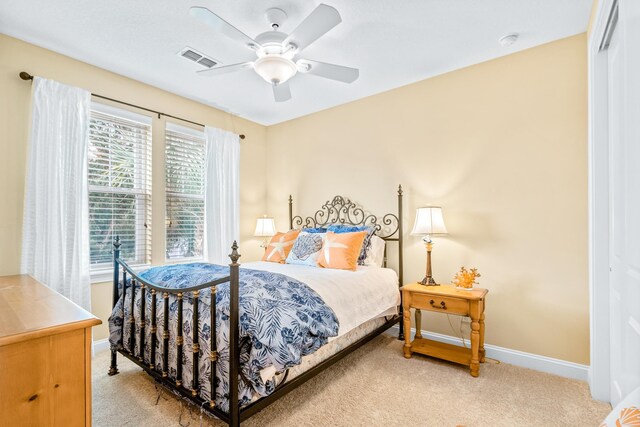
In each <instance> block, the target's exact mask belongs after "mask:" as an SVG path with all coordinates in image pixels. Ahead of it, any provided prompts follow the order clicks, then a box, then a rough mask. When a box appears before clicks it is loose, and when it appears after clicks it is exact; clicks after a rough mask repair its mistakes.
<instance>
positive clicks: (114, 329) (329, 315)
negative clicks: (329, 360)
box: [109, 263, 339, 411]
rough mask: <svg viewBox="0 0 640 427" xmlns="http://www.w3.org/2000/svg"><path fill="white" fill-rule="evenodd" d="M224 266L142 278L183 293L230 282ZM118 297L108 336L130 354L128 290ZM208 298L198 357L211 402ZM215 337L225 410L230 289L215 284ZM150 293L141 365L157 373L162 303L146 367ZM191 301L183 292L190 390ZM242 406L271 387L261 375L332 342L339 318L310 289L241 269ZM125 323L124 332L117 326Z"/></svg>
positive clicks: (172, 325) (161, 271) (219, 395)
mask: <svg viewBox="0 0 640 427" xmlns="http://www.w3.org/2000/svg"><path fill="white" fill-rule="evenodd" d="M228 274H229V268H228V267H223V266H219V265H214V264H206V263H192V264H178V265H169V266H162V267H153V268H150V269H148V270H146V271H145V272H143V273H142V274H140V277H142V278H143V279H146V280H149V281H151V282H153V283H156V284H158V285H164V286H167V287H170V288H185V287H189V286H194V285H198V284H202V283H206V282H209V281H212V280H215V279H218V278H220V277H224V276H227V275H228ZM120 294H121V297H120V300H119V301H118V302H117V304H116V306H115V307H114V309H113V312H112V313H111V317H110V318H109V330H110V338H109V341H110V343H111V346H112V348H116V349H118V348H122V346H123V342H124V347H125V348H126V349H127V350H129V342H130V341H129V338H130V333H131V325H130V324H129V323H128V320H129V319H130V318H131V314H130V309H131V290H130V288H127V294H126V301H123V298H122V292H120ZM210 301H211V292H210V290H209V289H204V290H201V291H200V298H199V303H198V304H199V305H198V309H199V329H198V330H199V335H198V336H199V341H200V353H199V354H200V357H199V363H198V370H199V382H200V388H199V394H200V396H201V397H202V398H203V399H205V400H206V401H208V400H210V396H211V389H210V361H209V354H210V348H211V346H210V340H211V318H210V306H209V302H210ZM216 304H217V312H216V319H215V321H216V332H217V336H216V337H215V339H216V343H217V349H218V362H217V363H216V374H217V375H216V378H217V384H216V390H215V401H216V404H217V405H218V407H219V408H220V409H222V410H224V411H228V408H229V401H228V396H229V373H228V372H229V371H228V368H229V283H224V284H222V285H219V286H218V289H217V292H216ZM134 305H135V309H134V310H135V311H134V315H135V320H136V323H135V341H136V342H135V355H136V356H137V355H139V354H140V342H139V341H140V340H139V336H140V330H139V329H138V328H139V324H140V312H141V309H140V307H141V292H140V290H139V289H138V288H137V289H136V295H135V301H134ZM177 311H178V305H177V299H176V298H175V297H174V296H170V297H169V333H170V338H169V341H170V343H169V376H170V377H171V378H173V379H176V373H177V372H176V366H177V354H176V353H177V352H176V345H175V339H176V337H177V331H178V325H177V317H178V314H177ZM150 313H151V295H150V292H147V297H146V308H145V317H146V318H145V324H146V325H147V327H146V328H145V342H144V359H145V361H146V362H147V363H153V365H154V366H155V369H156V370H158V371H161V370H162V354H163V344H164V343H163V340H162V332H163V330H164V325H163V319H164V304H163V299H162V297H161V295H157V300H156V318H157V319H158V320H157V331H156V338H157V339H156V343H157V345H156V353H155V360H154V361H151V360H150V358H151V331H150V329H151V328H150V327H149V326H150V325H151V317H150ZM192 313H193V300H192V298H191V295H190V294H186V295H185V297H184V300H183V325H182V329H183V336H184V347H183V348H184V351H183V356H182V357H183V371H182V382H183V384H184V386H186V387H187V388H191V382H192V370H193V355H192V352H191V349H192V344H193V338H192V329H193V325H192ZM239 315H240V345H241V353H240V364H241V367H240V389H239V396H240V404H241V405H246V404H248V403H250V402H251V401H252V400H254V399H255V398H256V397H260V396H265V395H268V394H269V393H271V392H272V391H273V390H274V388H275V379H274V378H266V379H263V378H262V377H261V375H260V372H261V370H262V369H264V368H267V367H270V366H273V367H274V368H275V369H276V371H277V372H282V371H284V370H286V369H287V368H289V367H292V366H294V365H297V364H299V363H300V361H301V358H302V356H306V355H308V354H311V353H313V352H314V351H316V350H317V349H318V348H320V347H321V346H323V345H324V344H326V343H327V341H328V338H329V337H334V336H336V335H337V334H338V329H339V323H338V319H337V317H336V315H335V313H334V312H333V310H331V308H330V307H328V306H327V305H326V304H325V302H324V301H323V300H322V298H321V297H320V296H319V295H318V294H317V293H316V292H315V291H313V290H312V289H311V288H310V287H308V286H307V285H305V284H304V283H301V282H299V281H297V280H295V279H292V278H290V277H287V276H285V275H282V274H278V273H272V272H266V271H260V270H249V269H240V312H239ZM123 322H124V326H125V327H124V328H122V325H123Z"/></svg>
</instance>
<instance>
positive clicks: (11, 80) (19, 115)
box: [0, 34, 266, 339]
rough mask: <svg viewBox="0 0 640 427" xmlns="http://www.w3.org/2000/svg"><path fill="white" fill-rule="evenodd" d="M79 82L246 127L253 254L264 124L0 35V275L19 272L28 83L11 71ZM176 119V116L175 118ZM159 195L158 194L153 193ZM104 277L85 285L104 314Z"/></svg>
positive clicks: (243, 227)
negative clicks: (0, 163) (235, 116)
mask: <svg viewBox="0 0 640 427" xmlns="http://www.w3.org/2000/svg"><path fill="white" fill-rule="evenodd" d="M20 71H27V72H29V73H31V74H33V75H38V76H43V77H47V78H50V79H54V80H58V81H60V82H62V83H66V84H69V85H74V86H79V87H82V88H85V89H87V90H90V91H92V92H94V93H98V94H100V95H104V96H108V97H111V98H115V99H120V100H122V101H126V102H129V103H133V104H137V105H142V106H145V107H148V108H152V109H155V110H159V111H162V112H165V113H168V114H173V115H175V116H178V117H185V118H187V119H190V120H193V121H196V122H199V123H206V124H209V125H212V126H216V127H220V128H223V129H228V130H231V131H234V132H237V133H244V134H246V136H247V138H246V139H245V140H244V141H242V143H241V144H242V145H241V147H242V148H241V173H240V181H241V191H240V210H241V223H240V234H241V236H240V238H241V242H240V244H241V252H242V255H243V258H242V259H243V260H251V259H256V258H257V257H258V256H259V255H260V253H259V250H260V249H259V243H258V241H257V240H256V239H255V238H254V237H253V236H252V234H253V227H255V218H256V217H258V216H260V215H262V214H263V213H264V211H265V207H266V200H265V194H266V187H265V185H266V184H265V182H264V179H263V178H264V175H265V163H264V158H265V156H266V128H265V127H264V126H262V125H258V124H256V123H253V122H250V121H247V120H242V119H239V118H233V119H232V118H231V116H230V115H229V114H227V113H224V112H222V111H220V110H217V109H215V108H211V107H208V106H205V105H203V104H200V103H197V102H194V101H190V100H188V99H185V98H183V97H180V96H177V95H174V94H171V93H168V92H165V91H163V90H160V89H157V88H154V87H152V86H149V85H146V84H143V83H140V82H137V81H135V80H131V79H128V78H125V77H122V76H120V75H117V74H114V73H111V72H109V71H105V70H103V69H100V68H97V67H94V66H91V65H88V64H86V63H83V62H79V61H76V60H73V59H71V58H69V57H66V56H63V55H60V54H57V53H54V52H52V51H49V50H46V49H42V48H39V47H36V46H34V45H31V44H28V43H25V42H22V41H19V40H16V39H14V38H11V37H7V36H4V35H1V34H0V159H2V167H1V168H0V203H1V206H2V207H0V275H8V274H18V273H19V272H20V250H21V249H20V246H21V234H22V208H23V197H24V185H25V174H26V159H27V146H28V144H27V140H28V136H27V135H28V130H29V114H30V113H29V110H30V98H31V84H29V83H28V82H25V81H22V80H20V78H19V77H18V73H19V72H20ZM176 123H180V122H176ZM164 125H165V119H164V118H162V119H158V118H157V117H154V119H153V167H154V169H153V174H154V178H153V189H152V199H153V207H152V209H153V218H154V220H153V226H152V227H153V228H152V245H153V251H152V252H153V262H154V263H156V264H157V263H161V262H163V261H164V228H163V227H162V224H163V222H164V221H163V220H161V219H160V218H164V199H163V197H162V194H163V185H164V169H163V153H164ZM158 195H160V196H158ZM110 292H111V290H110V285H109V284H96V285H93V287H92V307H93V311H94V313H95V314H96V315H98V316H99V317H100V318H101V319H103V321H105V320H106V318H107V317H108V315H109V311H110V310H109V308H110V304H111V296H110V295H111V294H110ZM106 336H107V328H106V324H103V325H101V326H99V327H96V328H95V338H96V339H101V338H104V337H106Z"/></svg>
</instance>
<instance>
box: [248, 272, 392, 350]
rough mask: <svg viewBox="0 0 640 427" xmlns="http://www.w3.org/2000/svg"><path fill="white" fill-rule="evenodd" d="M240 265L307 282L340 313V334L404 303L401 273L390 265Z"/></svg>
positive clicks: (389, 312)
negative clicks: (339, 267) (354, 267)
mask: <svg viewBox="0 0 640 427" xmlns="http://www.w3.org/2000/svg"><path fill="white" fill-rule="evenodd" d="M240 268H250V269H255V270H263V271H270V272H274V273H280V274H284V275H286V276H289V277H291V278H294V279H296V280H299V281H300V282H302V283H305V284H306V285H307V286H309V287H310V288H311V289H313V290H314V291H316V292H317V293H318V295H320V297H322V299H323V300H324V302H325V303H326V304H327V305H328V306H329V307H331V309H332V310H333V312H334V313H335V314H336V316H337V317H338V321H339V322H340V329H339V331H338V337H340V336H342V335H344V334H346V333H348V332H349V331H351V330H352V329H354V328H356V327H358V326H359V325H361V324H363V323H365V322H366V321H368V320H371V319H374V318H376V317H381V316H389V315H393V314H396V313H397V306H398V304H400V291H399V289H398V275H397V274H396V272H395V271H394V270H392V269H390V268H380V267H373V266H358V268H357V270H356V271H347V270H337V269H331V268H320V267H310V266H305V265H293V264H278V263H274V262H263V261H259V262H248V263H244V264H242V265H241V266H240ZM336 338H337V337H336ZM334 339H335V338H334Z"/></svg>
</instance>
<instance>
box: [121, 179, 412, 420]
mask: <svg viewBox="0 0 640 427" xmlns="http://www.w3.org/2000/svg"><path fill="white" fill-rule="evenodd" d="M331 224H347V225H370V226H373V227H375V229H376V234H377V235H378V236H379V237H381V238H382V239H384V240H385V241H387V242H390V241H391V242H397V243H398V276H399V283H398V286H401V285H402V283H403V281H402V280H403V277H402V272H403V259H402V243H403V240H402V238H403V227H402V186H399V187H398V211H397V214H393V213H388V214H386V215H384V216H382V217H376V216H375V215H372V214H368V213H366V212H365V211H364V210H363V209H362V208H360V207H359V206H358V205H357V204H356V203H354V202H352V201H351V200H349V199H347V198H344V197H342V196H336V197H334V198H333V199H332V200H331V201H327V202H326V203H325V204H324V205H322V207H321V208H320V209H319V210H318V211H316V212H315V214H314V215H313V216H309V217H306V218H303V217H302V216H293V198H292V197H291V196H289V226H290V228H291V229H293V227H294V226H299V227H322V226H327V225H331ZM229 258H231V264H229V275H228V276H225V277H222V278H220V279H217V280H214V281H211V282H208V283H204V284H201V285H197V286H191V287H188V288H179V289H172V288H167V287H164V286H160V285H157V284H154V283H151V282H149V281H147V280H144V279H142V278H141V277H139V276H138V275H137V274H136V273H135V272H134V271H133V270H132V268H131V267H130V266H129V265H128V264H127V263H126V262H125V261H124V260H122V259H121V258H120V240H119V238H118V237H116V241H115V243H114V251H113V260H114V263H113V266H114V270H113V306H114V307H115V305H116V303H117V301H118V300H119V298H120V289H119V288H120V286H119V284H120V278H122V293H123V310H124V302H125V297H126V294H127V292H131V312H130V314H129V319H127V318H126V317H125V318H124V319H123V322H122V325H121V328H123V329H122V330H123V332H124V328H125V327H127V326H129V327H130V328H131V329H130V331H131V333H130V336H129V342H128V343H125V342H124V333H123V343H122V348H120V349H117V350H113V349H112V350H111V366H110V368H109V372H108V373H109V375H116V374H117V373H118V366H117V353H120V354H122V355H123V356H124V357H126V358H127V359H129V360H131V361H132V362H133V363H135V364H136V365H138V366H140V367H141V368H142V369H143V370H144V371H145V372H147V373H148V374H149V375H151V377H153V378H154V379H155V380H156V381H157V382H158V383H160V384H161V385H162V386H164V387H166V388H168V389H169V390H170V391H172V392H173V393H174V394H176V395H177V396H180V397H182V398H183V399H185V400H187V401H188V402H190V403H193V404H194V405H197V406H198V407H200V408H201V409H202V410H203V411H205V412H207V413H209V414H211V415H214V416H215V417H217V418H219V419H220V420H222V421H224V422H226V423H227V424H228V425H229V426H232V427H236V426H239V425H240V423H241V422H242V421H245V420H246V419H248V418H249V417H251V416H252V415H254V414H256V413H257V412H259V411H261V410H262V409H264V408H265V407H267V406H268V405H270V404H272V403H273V402H275V401H276V400H278V399H279V398H280V397H282V396H284V395H285V394H287V393H289V392H290V391H291V390H293V389H295V388H296V387H298V386H299V385H301V384H303V383H304V382H305V381H307V380H308V379H310V378H312V377H314V376H315V375H317V374H318V373H320V372H322V371H323V370H325V369H326V368H328V367H329V366H331V365H333V364H334V363H336V362H337V361H339V360H340V359H342V358H344V357H345V356H346V355H348V354H349V353H351V352H353V351H354V350H356V349H357V348H359V347H361V346H362V345H363V344H366V343H367V342H369V341H370V340H372V339H373V338H375V337H376V336H378V335H380V334H381V333H382V332H384V331H386V330H387V329H389V328H391V327H392V326H393V325H395V324H396V323H399V334H398V339H400V340H403V339H404V331H403V325H402V322H401V321H400V322H399V320H400V319H402V304H400V308H399V310H400V313H399V315H395V316H391V318H390V319H389V318H385V320H386V321H385V323H384V324H382V325H381V326H380V327H378V328H377V329H375V330H374V331H372V332H371V333H369V334H367V335H365V336H364V337H362V338H360V339H359V340H357V341H356V342H354V343H352V344H351V345H349V346H348V347H346V348H344V349H342V350H340V351H339V352H337V353H336V354H334V355H332V356H331V357H329V358H328V359H326V360H324V361H323V362H321V363H319V364H318V365H316V366H314V367H312V368H310V369H309V370H307V371H305V372H303V373H302V374H301V375H300V376H298V377H296V378H293V379H292V380H290V381H287V380H286V373H285V378H284V379H283V380H282V381H281V383H280V384H278V386H277V387H276V389H275V390H274V391H273V392H272V393H271V394H270V395H268V396H264V397H262V398H260V399H258V400H256V401H255V402H252V403H250V404H248V405H246V406H245V407H242V408H240V405H239V400H238V383H239V378H238V374H239V370H240V346H239V345H240V339H239V313H238V312H239V298H238V296H239V269H240V264H239V263H238V259H239V258H240V254H239V253H238V244H237V243H236V242H233V246H232V247H231V254H230V255H229ZM386 262H387V256H386V248H385V260H384V265H385V266H386ZM121 268H122V274H120V269H121ZM127 276H129V277H130V279H131V280H130V282H129V283H127ZM227 282H229V283H230V300H229V304H230V317H229V325H230V328H231V331H230V333H229V412H224V411H222V410H221V409H219V408H218V407H217V406H216V405H215V388H216V387H215V386H216V369H215V363H216V361H217V348H216V339H215V337H216V336H217V335H216V334H217V332H216V322H215V313H216V298H215V293H216V287H217V286H218V285H221V284H223V283H227ZM203 289H210V291H211V298H210V299H211V301H210V304H209V305H210V309H211V319H212V321H211V323H212V324H211V328H212V333H211V337H212V339H211V340H210V341H211V344H210V345H211V348H210V357H209V359H210V360H209V362H210V363H211V369H210V371H211V375H210V378H209V381H210V385H211V395H212V396H211V399H210V401H205V400H204V399H203V398H202V397H200V396H199V395H198V391H199V378H198V374H199V371H198V365H199V364H198V360H199V355H200V351H201V350H200V344H199V342H198V340H199V338H198V333H199V326H198V325H199V323H198V319H199V313H198V303H197V302H198V300H199V298H200V291H201V290H203ZM136 292H141V307H140V310H139V316H137V315H136V307H135V294H136ZM147 292H150V294H151V313H150V317H151V325H149V328H150V332H151V346H150V347H151V348H150V352H151V354H150V360H151V362H149V361H148V360H145V359H144V357H145V351H144V348H145V345H144V344H145V343H144V341H145V328H146V327H147V325H146V324H145V319H146V296H147ZM185 294H190V295H191V297H192V298H193V323H192V324H193V331H192V337H193V346H192V348H191V349H185V348H184V337H183V328H182V321H183V316H182V314H183V310H182V306H183V298H184V297H185ZM170 296H172V297H174V298H175V299H176V300H177V306H178V319H177V320H178V325H179V326H178V332H177V337H176V339H175V345H176V354H177V361H178V363H177V367H176V380H173V379H171V378H170V377H169V374H168V372H169V356H168V353H169V297H170ZM158 297H160V298H162V300H163V304H164V318H163V319H162V322H161V323H162V328H163V334H162V340H163V344H164V345H163V347H162V349H163V354H162V366H155V365H154V362H155V360H156V346H157V344H158V343H157V339H158V338H157V336H156V332H157V331H158V327H159V326H158V325H159V323H160V322H159V321H158V318H157V317H158V316H157V315H156V302H157V298H158ZM123 315H124V311H123ZM136 321H138V328H139V335H138V337H136V334H135V323H136ZM136 339H138V340H139V348H140V351H139V352H138V353H139V354H135V353H136V352H135V348H136ZM184 351H191V352H192V353H193V373H192V377H193V380H192V383H191V384H183V382H182V369H183V366H182V364H183V357H182V355H183V352H184Z"/></svg>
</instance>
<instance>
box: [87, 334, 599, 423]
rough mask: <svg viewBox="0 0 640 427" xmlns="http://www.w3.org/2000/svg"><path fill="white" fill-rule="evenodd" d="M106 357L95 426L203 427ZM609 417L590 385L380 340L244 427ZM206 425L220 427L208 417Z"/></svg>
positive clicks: (96, 390) (96, 386) (96, 382)
mask: <svg viewBox="0 0 640 427" xmlns="http://www.w3.org/2000/svg"><path fill="white" fill-rule="evenodd" d="M108 365H109V353H108V352H102V353H100V354H99V355H97V356H96V357H95V359H94V361H93V420H94V425H96V426H98V427H101V426H177V425H179V421H180V413H181V408H182V417H181V424H182V425H183V426H186V425H190V426H192V427H195V426H199V425H200V423H201V420H200V413H199V410H198V409H191V411H190V410H189V409H188V407H187V405H186V404H183V405H181V403H180V402H179V401H178V400H177V399H176V398H174V397H172V396H171V395H169V394H168V393H167V392H164V393H163V394H162V397H161V398H160V399H159V402H158V404H157V406H156V401H157V397H158V393H157V392H156V389H155V385H154V381H153V380H152V379H151V378H150V377H149V376H148V375H147V374H145V373H144V372H143V371H142V370H141V369H140V368H138V367H136V366H135V365H134V364H133V363H131V362H129V361H128V360H126V359H124V358H123V357H119V367H120V374H119V375H116V376H114V377H109V376H107V374H106V373H107V368H108ZM609 411H610V407H609V405H607V404H604V403H599V402H595V401H593V400H591V398H590V396H589V389H588V386H587V384H586V383H583V382H580V381H574V380H569V379H565V378H561V377H556V376H554V375H549V374H544V373H540V372H536V371H532V370H529V369H524V368H518V367H515V366H512V365H507V364H494V363H491V362H490V361H489V362H487V363H485V364H483V365H482V366H481V372H480V377H479V378H472V377H471V376H470V375H469V373H468V370H467V369H465V368H464V367H462V366H458V365H453V364H449V363H446V362H441V361H438V360H435V359H430V358H427V357H421V356H419V355H415V356H414V357H413V358H412V359H410V360H407V359H404V357H402V343H401V342H400V341H398V340H396V339H394V338H393V337H390V336H388V335H381V336H379V337H377V338H376V339H374V340H373V341H372V342H371V343H369V344H367V345H365V346H364V347H362V348H360V349H358V350H357V351H356V352H354V353H352V354H351V355H349V356H347V357H346V358H345V359H343V360H342V361H340V362H339V363H337V364H336V365H334V366H332V367H331V368H329V369H328V370H326V371H324V372H323V373H321V374H319V375H318V376H316V377H315V378H313V379H312V380H310V381H308V382H307V383H306V384H304V385H302V386H301V387H299V388H297V389H296V390H294V391H293V392H291V393H289V394H288V395H287V396H285V397H284V398H282V399H280V400H279V401H277V402H276V403H274V404H273V405H271V406H270V407H268V408H267V409H265V410H263V411H262V412H260V413H258V414H257V415H255V416H253V417H252V418H250V419H249V420H248V421H247V422H246V423H243V426H244V425H246V426H247V427H249V426H296V427H298V426H332V427H335V426H405V427H407V426H452V427H453V426H459V425H461V426H466V427H473V426H491V427H497V426H509V427H514V426H545V427H547V426H571V427H573V426H575V427H583V426H584V427H588V426H598V425H599V422H600V421H601V420H602V419H603V418H604V417H605V416H606V415H607V413H608V412H609ZM202 425H205V426H216V427H218V426H223V425H224V424H223V423H222V422H220V421H218V420H214V419H212V418H209V417H207V416H205V417H204V419H203V420H202Z"/></svg>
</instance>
